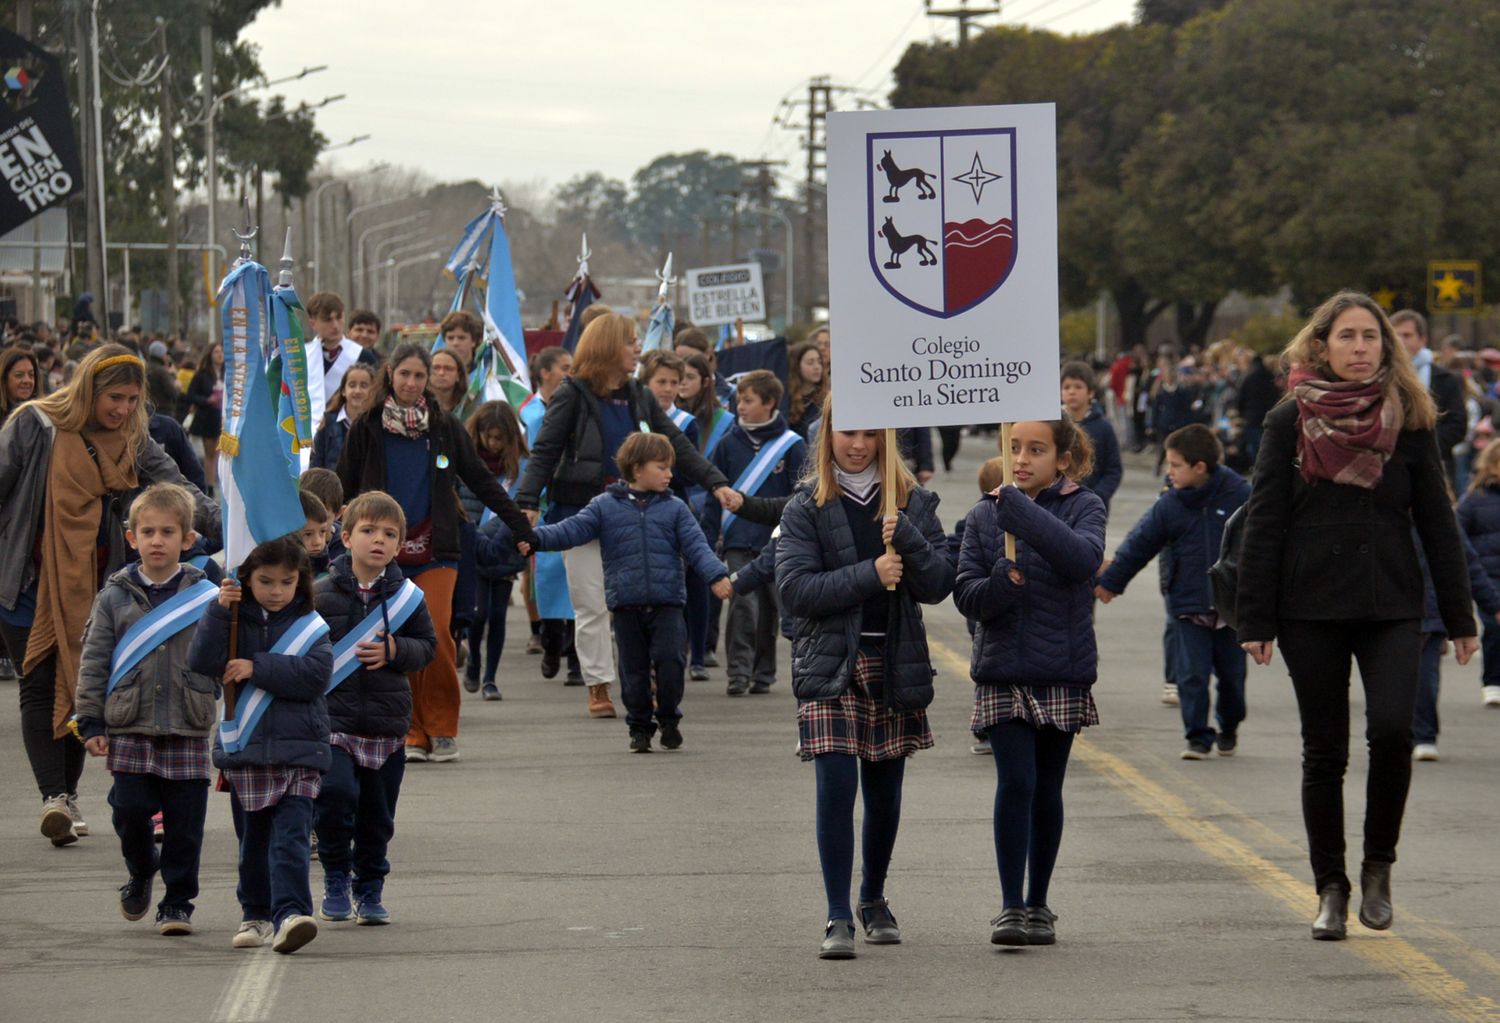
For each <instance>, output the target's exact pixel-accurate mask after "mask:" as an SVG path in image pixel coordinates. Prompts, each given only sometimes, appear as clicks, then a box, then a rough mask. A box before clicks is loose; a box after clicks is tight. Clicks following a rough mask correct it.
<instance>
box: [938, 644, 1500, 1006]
mask: <svg viewBox="0 0 1500 1023" xmlns="http://www.w3.org/2000/svg"><path fill="white" fill-rule="evenodd" d="M930 647H931V650H932V652H933V653H935V654H936V655H937V656H938V657H939V658H940V659H942V660H943V661H944V662H946V663H947V664H948V666H949V667H951V668H953V669H954V670H955V671H957V672H959V675H960V677H961V678H965V679H967V678H968V677H969V663H968V661H967V660H966V659H965V658H963V657H960V656H959V655H958V654H956V653H955V652H954V651H953V650H951V649H949V648H948V646H947V645H946V644H944V643H941V642H937V641H934V642H932V643H931V644H930ZM1073 755H1074V757H1075V758H1077V759H1078V760H1080V761H1082V762H1083V764H1084V765H1085V766H1086V767H1088V768H1089V769H1090V770H1091V771H1093V772H1094V773H1095V774H1097V775H1099V776H1100V777H1101V778H1103V779H1104V780H1105V781H1106V782H1108V783H1109V784H1110V785H1113V786H1114V787H1115V788H1117V789H1119V790H1120V792H1121V793H1122V794H1124V795H1125V796H1126V797H1127V798H1128V799H1129V800H1130V801H1131V802H1132V803H1134V804H1135V805H1136V806H1138V807H1140V808H1141V809H1142V810H1143V811H1145V812H1146V813H1148V814H1150V815H1151V816H1152V817H1155V818H1156V819H1157V820H1158V821H1159V822H1160V823H1161V824H1162V825H1164V826H1165V827H1166V828H1167V830H1169V831H1171V832H1172V833H1173V834H1175V835H1177V836H1178V837H1180V838H1182V839H1184V840H1186V841H1188V842H1190V843H1192V845H1193V846H1195V847H1196V848H1197V849H1198V850H1199V851H1201V852H1203V853H1204V854H1206V855H1207V856H1208V857H1210V858H1211V859H1213V860H1215V861H1217V862H1218V863H1220V864H1222V865H1223V866H1225V867H1227V868H1228V869H1229V870H1232V871H1233V872H1234V873H1236V874H1239V875H1240V876H1241V877H1243V878H1245V879H1246V880H1247V881H1249V882H1250V883H1251V884H1253V885H1255V887H1256V888H1258V889H1260V890H1261V891H1262V892H1264V893H1265V894H1267V895H1269V896H1271V897H1272V898H1273V899H1275V900H1276V901H1278V902H1280V903H1282V904H1283V905H1285V906H1286V907H1287V908H1288V909H1289V910H1291V911H1292V912H1293V913H1294V914H1296V915H1297V916H1298V917H1299V918H1302V917H1306V916H1307V915H1308V914H1309V913H1310V911H1311V910H1312V909H1313V908H1315V907H1314V902H1313V899H1312V893H1311V892H1310V891H1309V889H1308V885H1307V884H1306V883H1305V882H1303V881H1299V880H1297V879H1296V878H1295V877H1293V876H1292V875H1291V874H1288V873H1287V872H1286V871H1284V870H1282V869H1281V868H1280V867H1278V866H1277V865H1276V864H1274V863H1272V862H1271V861H1270V860H1268V859H1266V858H1265V857H1264V856H1261V855H1260V854H1259V853H1257V852H1256V851H1255V850H1254V849H1253V848H1252V847H1251V846H1250V845H1248V844H1247V843H1245V842H1243V841H1241V840H1240V839H1238V838H1236V837H1235V836H1233V835H1231V834H1230V833H1229V832H1227V831H1225V830H1224V829H1223V828H1221V827H1219V826H1218V825H1217V824H1214V823H1213V822H1212V821H1209V820H1206V819H1204V818H1203V817H1200V816H1197V815H1196V814H1194V812H1193V808H1192V807H1191V806H1189V805H1188V803H1187V802H1186V801H1185V800H1183V799H1182V798H1181V797H1180V796H1178V795H1176V794H1175V793H1173V792H1171V791H1169V790H1168V789H1166V788H1164V787H1162V786H1161V785H1158V784H1157V783H1156V782H1154V781H1152V780H1151V779H1150V778H1147V777H1146V776H1145V775H1144V774H1143V773H1141V772H1140V771H1139V770H1137V769H1136V768H1135V767H1134V766H1132V765H1131V764H1130V763H1129V762H1127V761H1125V760H1124V759H1122V758H1120V757H1118V756H1116V755H1114V754H1113V753H1107V752H1105V751H1104V750H1102V749H1100V748H1099V747H1098V746H1096V745H1094V744H1093V743H1091V742H1089V741H1088V740H1087V739H1086V738H1083V737H1080V738H1079V739H1078V741H1076V742H1075V743H1074V744H1073ZM1226 805H1227V804H1226ZM1233 816H1235V817H1236V818H1237V819H1240V820H1244V819H1247V818H1245V817H1244V815H1243V814H1239V813H1237V812H1236V813H1234V814H1233ZM1358 933H1359V934H1360V935H1361V936H1360V937H1359V938H1357V939H1356V940H1354V941H1349V942H1345V943H1344V947H1345V948H1346V949H1348V950H1349V951H1351V952H1353V953H1354V954H1355V955H1357V956H1359V957H1360V958H1361V959H1364V960H1365V961H1367V962H1369V963H1371V964H1372V965H1374V966H1377V967H1379V968H1380V969H1382V970H1385V971H1386V972H1388V973H1391V974H1393V975H1395V976H1396V977H1397V978H1399V979H1400V980H1401V982H1402V983H1404V984H1405V985H1406V986H1407V987H1408V988H1410V989H1411V990H1412V991H1413V992H1415V993H1416V994H1418V995H1421V996H1422V997H1423V998H1426V999H1427V1000H1428V1001H1430V1002H1432V1003H1433V1004H1435V1005H1437V1006H1439V1007H1440V1008H1441V1009H1443V1011H1444V1012H1446V1013H1447V1014H1448V1015H1449V1016H1451V1017H1452V1018H1453V1019H1455V1020H1460V1021H1463V1023H1497V1021H1500V1006H1497V1005H1496V1004H1495V1002H1494V1000H1493V999H1491V998H1488V997H1486V996H1485V995H1481V994H1477V993H1475V992H1472V991H1470V990H1469V986H1468V985H1467V984H1465V983H1464V982H1463V981H1462V980H1460V979H1459V978H1458V977H1455V976H1454V975H1453V974H1451V973H1449V972H1448V971H1447V970H1445V969H1444V968H1443V967H1442V965H1441V964H1439V963H1438V962H1437V961H1436V960H1435V959H1433V958H1432V957H1431V956H1429V955H1427V954H1426V953H1425V952H1422V951H1421V950H1419V949H1418V948H1416V947H1415V946H1414V945H1412V944H1411V943H1410V942H1407V941H1405V940H1403V939H1402V938H1398V937H1396V936H1395V935H1393V934H1391V933H1390V932H1388V931H1366V930H1363V929H1360V930H1359V931H1358ZM1309 940H1310V939H1309Z"/></svg>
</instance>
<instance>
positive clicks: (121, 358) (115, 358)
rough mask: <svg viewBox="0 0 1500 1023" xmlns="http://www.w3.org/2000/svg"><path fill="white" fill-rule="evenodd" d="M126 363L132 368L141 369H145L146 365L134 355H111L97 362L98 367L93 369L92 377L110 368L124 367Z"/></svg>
mask: <svg viewBox="0 0 1500 1023" xmlns="http://www.w3.org/2000/svg"><path fill="white" fill-rule="evenodd" d="M127 363H128V364H130V365H132V366H139V367H140V368H141V369H145V368H146V364H145V363H144V362H142V361H141V360H140V359H138V358H137V357H136V356H134V355H111V356H110V357H109V358H107V359H100V360H99V365H97V366H95V367H94V376H98V375H99V374H100V373H101V372H103V371H104V370H106V369H109V367H111V366H124V365H126V364H127Z"/></svg>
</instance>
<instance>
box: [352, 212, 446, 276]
mask: <svg viewBox="0 0 1500 1023" xmlns="http://www.w3.org/2000/svg"><path fill="white" fill-rule="evenodd" d="M408 198H409V197H408ZM425 216H427V210H418V211H417V212H416V213H413V214H411V215H409V216H405V217H398V218H397V219H395V220H387V221H386V222H385V223H383V224H371V225H370V226H369V227H367V228H365V229H364V230H363V231H362V232H360V235H359V244H357V245H355V246H353V247H352V249H351V252H350V256H351V258H350V263H351V266H350V268H349V294H350V298H349V300H350V301H351V302H352V301H354V298H353V295H354V268H353V266H352V263H353V255H354V254H355V253H358V254H359V255H360V256H361V257H363V256H364V251H365V239H366V238H368V237H369V236H370V235H371V234H372V233H374V232H376V231H384V230H385V229H386V228H388V227H400V226H401V225H402V224H410V223H411V222H412V221H414V220H420V219H421V218H422V217H425ZM366 265H368V264H366Z"/></svg>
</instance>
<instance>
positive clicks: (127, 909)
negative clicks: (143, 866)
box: [120, 874, 151, 920]
mask: <svg viewBox="0 0 1500 1023" xmlns="http://www.w3.org/2000/svg"><path fill="white" fill-rule="evenodd" d="M150 908H151V878H149V877H136V876H135V875H134V874H131V875H130V877H128V878H127V879H126V880H125V883H124V884H122V885H120V915H121V916H123V917H124V918H125V919H126V920H139V919H140V918H141V917H143V916H145V915H146V910H148V909H150Z"/></svg>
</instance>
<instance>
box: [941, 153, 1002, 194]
mask: <svg viewBox="0 0 1500 1023" xmlns="http://www.w3.org/2000/svg"><path fill="white" fill-rule="evenodd" d="M1000 177H1001V176H1000V175H999V174H991V173H990V172H989V171H987V170H985V169H984V164H982V163H980V162H979V153H978V151H977V150H976V151H975V153H974V164H973V166H971V167H970V168H969V171H968V173H967V174H960V175H959V176H958V177H956V178H954V179H953V180H954V181H957V182H958V183H959V184H962V185H968V186H969V187H970V188H972V189H973V190H974V201H975V202H976V203H977V202H979V199H980V197H981V196H982V195H983V194H984V186H985V185H987V184H989V183H990V182H991V181H999V180H1000Z"/></svg>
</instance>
